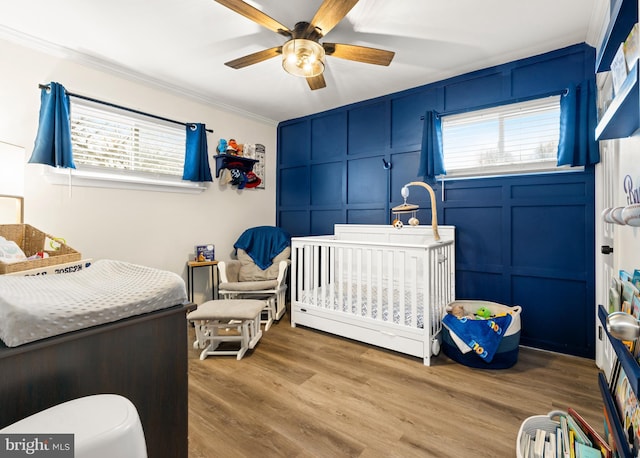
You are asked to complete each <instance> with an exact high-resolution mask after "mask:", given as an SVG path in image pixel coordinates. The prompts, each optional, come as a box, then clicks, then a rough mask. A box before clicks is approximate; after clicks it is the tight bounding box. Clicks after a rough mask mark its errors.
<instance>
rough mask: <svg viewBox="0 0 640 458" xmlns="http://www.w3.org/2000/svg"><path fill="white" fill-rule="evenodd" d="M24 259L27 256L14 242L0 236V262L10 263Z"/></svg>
mask: <svg viewBox="0 0 640 458" xmlns="http://www.w3.org/2000/svg"><path fill="white" fill-rule="evenodd" d="M26 260H27V257H26V256H25V254H24V252H23V251H22V250H21V249H20V247H19V246H18V244H17V243H16V242H14V241H13V240H7V239H5V238H4V237H1V236H0V262H4V263H6V264H10V263H12V262H20V261H26Z"/></svg>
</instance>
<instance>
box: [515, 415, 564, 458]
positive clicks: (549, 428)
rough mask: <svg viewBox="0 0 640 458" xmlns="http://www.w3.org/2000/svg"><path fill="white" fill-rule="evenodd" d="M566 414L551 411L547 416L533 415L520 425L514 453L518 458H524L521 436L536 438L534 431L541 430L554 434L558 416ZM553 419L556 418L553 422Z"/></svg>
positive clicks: (558, 421) (558, 422) (558, 423)
mask: <svg viewBox="0 0 640 458" xmlns="http://www.w3.org/2000/svg"><path fill="white" fill-rule="evenodd" d="M566 415H567V413H566V412H563V411H561V410H552V411H551V412H549V413H548V414H547V415H534V416H533V417H529V418H527V419H526V420H525V421H523V422H522V425H520V431H518V439H517V440H516V453H517V457H518V458H526V457H525V456H524V455H523V454H522V450H523V447H524V443H522V434H523V433H524V432H527V433H529V434H531V435H532V436H533V437H536V430H538V429H542V430H543V431H546V432H548V433H554V434H555V432H556V428H557V427H558V426H560V420H559V418H560V416H566ZM554 418H558V419H557V420H554Z"/></svg>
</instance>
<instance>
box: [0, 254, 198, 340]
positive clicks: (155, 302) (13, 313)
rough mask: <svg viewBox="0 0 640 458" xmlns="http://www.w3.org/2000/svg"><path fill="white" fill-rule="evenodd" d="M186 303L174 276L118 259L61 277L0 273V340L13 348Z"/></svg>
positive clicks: (105, 261) (179, 278)
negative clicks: (4, 274) (14, 275)
mask: <svg viewBox="0 0 640 458" xmlns="http://www.w3.org/2000/svg"><path fill="white" fill-rule="evenodd" d="M186 301H187V293H186V288H185V284H184V280H183V279H182V278H181V277H180V276H179V275H177V274H175V273H173V272H168V271H164V270H159V269H154V268H151V267H145V266H140V265H136V264H130V263H126V262H122V261H114V260H99V261H96V262H94V263H93V264H92V265H91V267H89V268H88V269H83V270H81V271H78V272H73V273H68V274H60V275H45V276H27V277H13V276H0V339H2V341H3V342H4V343H5V345H7V346H9V347H16V346H19V345H22V344H25V343H28V342H33V341H36V340H40V339H44V338H46V337H51V336H55V335H59V334H63V333H66V332H70V331H75V330H78V329H84V328H88V327H91V326H97V325H100V324H103V323H110V322H114V321H118V320H121V319H123V318H128V317H131V316H135V315H142V314H144V313H148V312H152V311H155V310H160V309H163V308H168V307H171V306H174V305H178V304H183V303H186Z"/></svg>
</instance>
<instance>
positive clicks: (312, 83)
mask: <svg viewBox="0 0 640 458" xmlns="http://www.w3.org/2000/svg"><path fill="white" fill-rule="evenodd" d="M307 83H308V84H309V88H310V89H311V90H312V91H315V90H316V89H322V88H323V87H327V83H326V82H325V81H324V76H322V73H320V74H319V75H318V76H310V77H308V78H307Z"/></svg>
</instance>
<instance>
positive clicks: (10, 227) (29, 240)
mask: <svg viewBox="0 0 640 458" xmlns="http://www.w3.org/2000/svg"><path fill="white" fill-rule="evenodd" d="M0 236H2V237H4V238H5V239H7V240H13V241H14V242H16V244H18V246H19V247H20V249H21V250H22V251H23V252H24V254H25V255H26V256H27V257H29V256H33V255H34V254H36V253H38V252H40V251H45V252H46V253H47V254H48V255H49V257H48V258H41V259H32V260H28V261H20V262H14V263H5V262H2V261H0V275H2V274H8V273H13V272H19V271H23V270H29V269H38V268H41V267H48V266H52V265H56V264H63V263H66V262H75V261H79V260H80V257H81V255H80V253H79V252H78V251H76V250H74V249H73V248H71V247H70V246H68V245H67V244H66V243H63V242H62V241H60V239H57V238H55V237H53V236H51V235H49V234H46V233H44V232H42V231H41V230H39V229H36V228H35V227H33V226H31V225H29V224H0ZM47 239H49V240H52V241H54V242H55V245H56V247H55V248H54V247H51V246H45V243H46V241H47Z"/></svg>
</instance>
